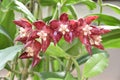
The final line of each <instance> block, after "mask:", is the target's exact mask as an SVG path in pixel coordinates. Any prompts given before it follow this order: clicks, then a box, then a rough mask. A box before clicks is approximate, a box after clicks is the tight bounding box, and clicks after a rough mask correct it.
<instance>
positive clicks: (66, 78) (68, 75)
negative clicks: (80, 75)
mask: <svg viewBox="0 0 120 80" xmlns="http://www.w3.org/2000/svg"><path fill="white" fill-rule="evenodd" d="M64 80H76V79H75V78H74V77H73V76H72V75H71V74H70V73H67V75H66V77H65V79H64Z"/></svg>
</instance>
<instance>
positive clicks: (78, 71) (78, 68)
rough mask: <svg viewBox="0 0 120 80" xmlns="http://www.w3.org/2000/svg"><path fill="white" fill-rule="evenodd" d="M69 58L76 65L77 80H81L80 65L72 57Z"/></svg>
mask: <svg viewBox="0 0 120 80" xmlns="http://www.w3.org/2000/svg"><path fill="white" fill-rule="evenodd" d="M71 59H72V61H73V63H74V65H75V67H76V70H77V77H78V80H81V73H80V67H79V65H78V63H77V61H76V60H75V59H74V58H71Z"/></svg>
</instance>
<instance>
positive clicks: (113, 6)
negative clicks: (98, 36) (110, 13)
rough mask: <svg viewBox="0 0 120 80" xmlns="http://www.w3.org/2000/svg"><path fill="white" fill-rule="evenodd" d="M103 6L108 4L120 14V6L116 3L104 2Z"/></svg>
mask: <svg viewBox="0 0 120 80" xmlns="http://www.w3.org/2000/svg"><path fill="white" fill-rule="evenodd" d="M103 6H108V7H110V8H111V9H112V10H114V11H115V12H116V13H118V14H120V7H119V6H117V5H114V4H110V3H105V4H103Z"/></svg>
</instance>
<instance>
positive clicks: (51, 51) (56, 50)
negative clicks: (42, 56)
mask: <svg viewBox="0 0 120 80" xmlns="http://www.w3.org/2000/svg"><path fill="white" fill-rule="evenodd" d="M46 54H47V55H50V56H56V57H67V56H68V54H67V53H66V52H65V51H64V50H63V49H61V48H60V47H59V46H57V45H56V46H55V45H54V44H53V43H51V44H50V46H49V47H48V49H47V51H46Z"/></svg>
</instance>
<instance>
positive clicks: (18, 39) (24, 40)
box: [15, 36, 28, 44]
mask: <svg viewBox="0 0 120 80" xmlns="http://www.w3.org/2000/svg"><path fill="white" fill-rule="evenodd" d="M27 39H28V38H27V37H24V38H21V37H20V36H18V37H17V38H16V39H15V41H20V42H22V43H24V44H25V43H26V41H27Z"/></svg>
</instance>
